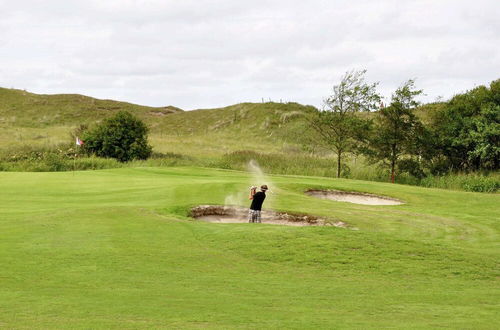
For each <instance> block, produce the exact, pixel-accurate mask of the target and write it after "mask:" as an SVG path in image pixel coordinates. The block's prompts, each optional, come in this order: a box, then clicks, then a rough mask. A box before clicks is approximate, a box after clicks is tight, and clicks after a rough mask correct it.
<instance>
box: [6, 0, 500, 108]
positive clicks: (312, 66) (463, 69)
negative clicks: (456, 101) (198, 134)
mask: <svg viewBox="0 0 500 330" xmlns="http://www.w3.org/2000/svg"><path fill="white" fill-rule="evenodd" d="M0 5H1V6H2V15H1V16H0V42H1V44H2V48H0V55H1V56H2V65H1V66H0V86H6V87H16V88H25V89H28V90H30V91H33V92H41V93H59V92H70V93H82V94H88V95H91V96H95V97H102V98H113V99H120V100H125V101H130V102H135V103H140V104H146V105H157V106H160V105H165V104H173V105H177V106H180V107H183V108H187V109H193V108H203V107H215V106H224V105H228V104H231V103H235V102H243V101H260V100H261V99H262V98H265V99H268V98H271V99H273V100H280V99H282V100H287V101H298V102H302V103H307V104H313V105H317V106H319V105H321V102H322V99H323V98H324V97H325V96H326V95H327V94H328V92H329V91H330V88H331V85H333V84H335V83H336V82H337V81H338V79H339V78H340V76H341V75H342V74H343V73H344V72H345V71H347V70H350V69H353V68H354V69H362V68H366V69H368V78H369V79H370V80H372V81H380V88H381V91H382V92H383V93H384V94H385V95H386V96H389V95H390V93H391V92H392V91H393V90H394V89H395V88H396V87H397V86H399V85H400V84H401V83H402V82H403V81H405V80H407V79H409V78H417V86H418V87H419V88H423V89H424V91H425V92H426V93H427V97H426V99H427V100H433V99H435V98H436V97H437V96H444V97H449V96H451V95H453V94H455V93H457V92H460V91H463V90H465V89H468V88H472V87H474V86H475V85H477V84H486V83H488V82H489V81H491V80H493V79H497V78H499V77H498V71H496V72H495V68H498V67H500V55H499V51H500V46H499V45H500V23H499V21H498V19H497V17H496V13H497V12H498V11H499V10H500V5H499V4H498V3H497V1H493V0H491V1H489V0H477V1H475V2H474V3H472V4H471V3H470V2H469V1H462V0H460V1H451V0H442V1H427V0H421V1H395V0H394V1H393V0H385V1H343V0H342V1H321V0H312V1H307V2H305V1H297V0H291V1H283V0H278V1H265V0H256V1H252V2H249V1H229V0H206V1H194V0H186V1H172V0H168V1H159V0H158V1H153V0H148V1H145V0H144V1H138V0H108V1H97V0H93V1H85V2H83V1H50V2H46V1H36V0H31V1H17V2H10V1H0Z"/></svg>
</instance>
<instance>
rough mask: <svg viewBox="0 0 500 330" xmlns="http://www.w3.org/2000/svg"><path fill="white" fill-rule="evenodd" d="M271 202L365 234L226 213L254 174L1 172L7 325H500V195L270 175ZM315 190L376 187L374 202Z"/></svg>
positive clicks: (1, 277) (1, 320) (1, 272)
mask: <svg viewBox="0 0 500 330" xmlns="http://www.w3.org/2000/svg"><path fill="white" fill-rule="evenodd" d="M268 179H269V180H268V181H267V182H265V183H267V184H269V185H270V187H271V190H272V191H273V194H269V197H268V199H267V200H266V202H265V203H264V207H267V208H273V209H275V210H279V211H290V212H297V213H309V214H315V215H318V216H323V217H330V218H334V219H338V220H341V221H345V222H346V223H348V224H349V225H350V226H352V227H356V228H358V229H359V230H351V229H346V228H336V227H333V226H332V227H291V226H280V225H259V224H214V223H205V222H200V221H194V220H192V219H190V218H188V216H187V214H188V211H189V210H190V209H191V208H192V207H194V206H196V205H205V204H216V205H218V204H224V202H225V201H227V200H228V196H229V197H230V200H231V201H232V202H233V203H237V204H240V205H242V206H245V205H247V204H248V199H247V194H248V191H247V188H248V187H249V186H250V185H251V184H261V182H254V181H255V180H254V179H252V176H251V175H250V174H247V173H243V172H235V171H224V170H214V169H203V168H135V169H131V168H128V169H116V170H105V171H94V172H91V171H89V172H76V173H71V172H70V173H65V172H60V173H5V172H3V173H0V184H1V187H2V189H1V190H0V236H1V239H0V260H1V265H2V267H0V327H4V328H120V329H123V328H162V327H165V328H171V327H180V328H280V327H281V328H357V329H359V328H384V327H393V328H415V329H417V328H436V327H444V328H475V329H481V328H483V329H491V328H498V327H499V326H500V320H499V318H498V315H500V306H499V301H500V293H499V290H498V287H499V280H498V279H499V277H500V272H499V259H500V258H499V255H500V253H499V252H500V247H499V244H498V242H499V229H500V228H499V219H500V210H499V208H498V205H500V203H499V202H500V197H499V195H498V194H496V195H495V194H478V193H465V192H453V191H445V190H438V189H425V188H418V187H410V186H402V185H391V184H381V183H375V182H364V181H352V180H338V179H325V178H314V177H297V176H271V177H269V178H268ZM307 189H333V190H345V191H359V192H366V193H371V194H379V195H384V196H389V197H394V198H397V199H400V200H404V201H405V204H403V205H391V206H370V205H357V204H351V203H342V202H335V201H330V200H321V199H316V198H314V197H310V196H306V195H305V194H304V191H306V190H307Z"/></svg>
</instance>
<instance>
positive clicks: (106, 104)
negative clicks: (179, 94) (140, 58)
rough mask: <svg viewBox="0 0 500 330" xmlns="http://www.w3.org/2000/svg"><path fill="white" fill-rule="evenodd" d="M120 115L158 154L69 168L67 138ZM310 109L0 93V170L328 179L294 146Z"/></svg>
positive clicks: (323, 163) (476, 178) (359, 168)
mask: <svg viewBox="0 0 500 330" xmlns="http://www.w3.org/2000/svg"><path fill="white" fill-rule="evenodd" d="M440 106H441V105H440V104H429V105H426V106H425V107H422V108H420V109H419V110H418V115H419V117H421V118H422V120H424V121H425V120H427V119H428V117H429V116H430V115H431V113H432V112H433V111H435V110H436V109H438V108H439V107H440ZM119 110H128V111H130V112H132V113H134V114H136V115H137V116H139V117H140V118H141V119H142V120H144V121H145V122H146V123H147V124H148V126H149V127H150V130H151V131H150V136H149V142H150V143H151V145H152V146H153V148H154V150H155V151H156V153H157V154H163V156H161V157H156V158H155V159H151V160H148V161H141V162H133V163H131V164H121V163H118V162H116V161H113V160H107V159H97V158H85V157H82V156H80V157H79V158H78V159H77V160H76V162H74V161H73V158H72V157H68V155H67V153H61V152H59V151H58V150H60V149H61V148H62V149H65V150H68V149H69V148H70V147H68V142H69V143H73V142H72V141H73V138H72V137H71V136H70V133H71V132H72V131H74V129H75V128H76V127H77V126H79V125H82V124H88V125H92V124H93V123H96V122H98V121H100V120H102V119H103V118H105V117H107V116H111V115H113V114H114V113H116V112H117V111H119ZM310 110H311V108H310V107H307V106H303V105H300V104H296V103H286V104H282V103H273V102H268V103H258V104H255V103H242V104H237V105H233V106H229V107H225V108H220V109H208V110H195V111H188V112H182V111H180V110H179V109H177V108H174V107H164V108H152V107H144V106H138V105H134V104H130V103H125V102H117V101H111V100H97V99H94V98H90V97H86V96H83V95H74V94H68V95H36V94H32V93H28V92H25V91H21V90H13V89H4V88H0V171H67V170H73V169H81V170H83V169H103V168H117V167H127V166H178V165H197V166H210V167H220V168H226V169H237V170H244V169H246V164H247V163H248V161H249V160H250V159H255V160H257V161H258V162H259V164H260V165H261V166H262V167H263V168H264V169H265V170H266V171H268V172H270V173H275V174H294V175H313V176H326V177H333V176H335V173H336V165H335V163H336V162H335V159H334V157H333V155H331V154H326V155H325V154H323V155H314V156H311V155H310V154H309V153H308V152H305V151H304V150H302V148H301V147H300V145H299V144H298V142H297V141H298V140H297V138H298V136H299V135H300V134H301V132H303V130H304V128H303V126H302V123H301V120H300V118H301V117H302V114H303V113H305V112H307V111H310ZM363 115H370V114H363ZM61 146H62V147H61ZM13 155H14V156H16V155H17V156H20V157H17V158H16V157H14V158H13V157H12V156H13ZM34 155H35V156H34ZM36 155H38V156H36ZM345 165H346V167H345V168H343V169H342V172H343V176H344V177H346V178H352V179H359V180H373V181H382V182H384V181H388V180H389V174H388V173H387V171H386V170H383V169H380V168H377V167H375V166H369V165H367V164H366V162H365V161H364V160H363V158H362V157H358V158H357V159H356V158H354V157H351V158H350V159H346V162H345ZM397 181H398V182H399V183H405V184H412V185H423V186H426V187H437V188H446V189H457V190H467V191H482V192H496V191H498V190H499V187H500V176H499V175H498V173H480V174H478V173H473V174H460V175H455V174H452V175H448V176H444V177H428V178H425V179H424V180H422V181H420V180H417V179H415V178H413V177H410V176H408V175H399V176H398V177H397Z"/></svg>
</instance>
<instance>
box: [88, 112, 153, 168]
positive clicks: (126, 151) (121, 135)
mask: <svg viewBox="0 0 500 330" xmlns="http://www.w3.org/2000/svg"><path fill="white" fill-rule="evenodd" d="M147 133H148V128H147V127H146V125H145V124H144V123H143V122H142V121H140V120H139V119H138V118H136V117H135V116H133V115H132V114H131V113H129V112H126V111H120V112H118V113H117V114H116V115H115V116H113V117H111V118H108V119H106V120H104V121H103V122H102V123H101V124H99V125H98V126H96V127H95V128H94V129H92V130H88V131H86V132H84V134H83V140H84V141H85V144H84V146H83V149H84V150H85V151H86V152H87V153H89V154H95V155H96V156H98V157H105V158H115V159H117V160H119V161H120V162H127V161H129V160H133V159H147V158H148V157H149V156H150V155H151V152H152V148H151V146H150V145H149V144H148V141H147Z"/></svg>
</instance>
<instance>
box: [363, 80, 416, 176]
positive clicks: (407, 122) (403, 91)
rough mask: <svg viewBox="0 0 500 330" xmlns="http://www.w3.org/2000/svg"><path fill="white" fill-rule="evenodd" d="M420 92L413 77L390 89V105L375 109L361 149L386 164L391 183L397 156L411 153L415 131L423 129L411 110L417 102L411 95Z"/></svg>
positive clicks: (398, 158) (414, 140) (394, 173)
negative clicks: (391, 91)
mask: <svg viewBox="0 0 500 330" xmlns="http://www.w3.org/2000/svg"><path fill="white" fill-rule="evenodd" d="M421 93H422V91H421V90H416V89H415V82H414V81H413V80H408V81H407V82H405V83H404V84H403V85H402V86H401V87H399V88H398V89H397V90H396V91H395V92H394V94H393V95H392V98H391V104H390V105H389V106H388V107H386V108H382V109H381V110H380V111H379V112H378V117H377V118H376V121H375V125H374V129H373V130H372V134H371V137H370V139H369V142H368V146H367V149H366V150H365V153H366V154H367V155H368V156H369V157H370V158H371V159H372V160H374V161H381V162H382V163H385V164H388V165H389V166H390V171H391V182H392V183H394V180H395V175H396V167H397V165H398V161H399V160H400V157H401V155H403V154H405V153H407V154H408V153H410V154H411V153H412V151H413V150H414V149H415V144H416V143H418V137H419V135H420V134H419V133H420V132H421V131H422V129H423V126H422V124H421V123H420V121H419V120H418V118H417V117H416V116H415V114H414V113H413V110H414V109H415V107H416V106H417V105H418V104H419V103H418V102H417V101H416V100H415V96H417V95H419V94H421ZM406 163H408V162H406ZM406 165H407V164H406Z"/></svg>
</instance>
